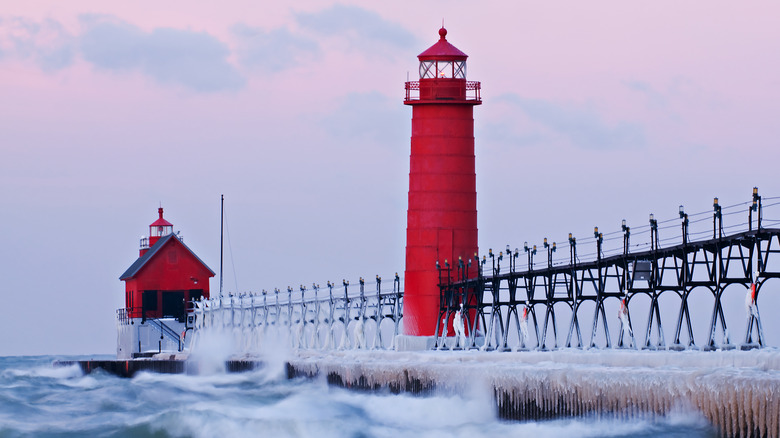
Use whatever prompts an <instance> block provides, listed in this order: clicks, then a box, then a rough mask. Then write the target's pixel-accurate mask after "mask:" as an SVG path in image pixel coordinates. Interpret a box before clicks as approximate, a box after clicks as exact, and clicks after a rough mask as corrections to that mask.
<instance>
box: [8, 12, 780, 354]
mask: <svg viewBox="0 0 780 438" xmlns="http://www.w3.org/2000/svg"><path fill="white" fill-rule="evenodd" d="M0 10H2V12H1V13H0V151H1V152H2V156H3V159H2V160H0V205H2V206H3V208H2V214H1V215H0V225H1V226H2V229H4V230H5V233H4V237H3V239H2V242H3V247H4V250H3V251H2V252H0V275H1V278H2V280H0V287H2V289H1V290H2V296H3V297H4V301H5V305H4V306H2V310H0V332H3V333H16V335H14V336H10V337H9V336H4V339H3V342H2V343H0V355H9V354H46V353H51V354H61V353H111V352H113V351H114V348H115V345H114V342H115V332H114V310H115V309H116V308H119V307H121V306H122V305H123V301H122V300H123V298H122V297H123V290H124V289H123V287H124V286H123V284H122V283H121V282H119V280H118V276H119V275H120V274H121V273H122V272H123V271H124V270H125V269H126V268H127V266H129V265H130V264H131V263H132V262H133V260H134V259H135V257H136V256H137V242H138V240H137V239H138V237H140V235H141V234H144V233H145V232H146V231H147V226H148V224H149V223H151V222H152V221H153V220H154V219H155V218H156V208H157V206H158V204H159V203H160V202H161V203H162V205H163V207H164V208H165V211H166V218H168V219H169V220H170V221H171V222H173V223H174V225H175V227H176V229H180V230H181V231H182V234H183V235H184V236H185V241H186V242H187V244H188V245H190V246H191V248H192V249H193V250H194V251H195V252H196V253H198V254H199V255H200V256H201V258H202V259H203V260H204V261H205V262H206V263H207V264H209V265H210V267H211V268H212V269H214V270H215V271H216V270H218V268H219V265H218V264H219V235H218V231H219V210H218V209H219V195H220V194H222V193H224V194H225V197H226V202H227V217H228V221H229V230H230V233H231V235H230V238H231V250H232V255H233V258H234V260H235V270H236V275H235V277H234V276H233V274H232V267H228V268H226V276H225V277H226V278H225V285H226V289H227V290H236V289H238V290H240V291H247V290H255V291H257V290H260V289H273V288H274V287H279V288H284V287H286V286H287V285H297V284H300V283H304V284H310V283H312V282H317V283H322V284H324V283H325V282H326V281H328V280H332V281H337V280H339V279H341V278H347V279H353V280H356V279H357V277H358V276H363V277H367V278H373V276H374V275H375V274H380V275H383V276H385V277H390V276H392V274H393V273H394V272H396V271H398V272H402V271H403V269H404V260H403V254H404V235H405V227H406V224H405V220H406V219H405V218H406V211H405V210H406V193H407V190H408V186H407V185H408V165H409V163H408V154H409V133H410V122H409V119H410V117H411V111H410V109H409V108H407V107H404V106H403V104H402V98H403V82H404V81H405V80H406V77H407V72H408V73H409V74H410V76H411V77H412V78H413V79H414V78H415V72H416V71H417V58H416V56H417V54H418V53H420V52H422V51H423V50H424V49H426V48H427V47H428V46H430V45H431V44H433V43H434V42H435V41H436V39H437V37H438V36H437V30H438V27H439V26H440V24H441V20H442V18H444V19H445V25H446V27H447V28H448V31H449V33H448V39H449V41H450V42H452V43H453V44H454V45H455V46H457V47H458V48H460V49H461V50H463V51H464V52H466V53H467V54H468V55H469V56H470V57H469V65H468V78H469V79H470V80H479V81H481V82H482V90H483V94H482V96H483V100H484V104H483V105H482V106H481V107H478V108H476V111H475V126H476V145H477V185H478V202H479V205H478V208H479V215H480V216H479V227H480V248H481V249H483V250H487V248H489V247H494V248H503V247H505V246H506V244H507V243H509V244H511V245H512V246H513V247H514V246H521V245H522V242H523V241H526V240H527V241H529V242H531V243H538V244H540V243H541V241H542V239H543V238H544V237H549V238H550V239H551V240H557V241H558V242H563V241H565V239H566V235H567V234H568V233H569V232H573V233H575V235H576V236H581V237H580V238H581V239H582V241H585V239H586V238H587V236H588V235H589V234H591V231H592V228H593V226H594V225H599V226H600V227H601V228H602V229H604V230H616V229H619V226H620V221H621V220H622V219H623V218H626V219H627V220H628V221H629V223H630V224H636V225H644V224H645V223H646V221H647V215H648V213H650V212H654V213H655V214H656V216H657V217H658V218H663V219H668V218H673V217H674V216H675V215H676V212H677V206H678V205H679V204H685V205H686V208H688V209H689V211H703V210H707V209H709V208H711V207H710V205H711V203H712V197H713V196H719V197H720V199H721V202H722V203H723V204H725V205H728V204H734V203H738V202H743V201H747V200H749V197H750V193H751V189H752V187H753V186H758V187H759V188H760V190H761V192H762V194H764V195H765V196H780V181H779V180H778V179H777V177H776V175H775V173H774V169H773V168H772V167H771V165H768V164H769V163H774V162H776V161H777V160H778V158H780V157H779V155H780V153H779V152H778V150H777V147H776V142H777V139H778V138H780V123H778V122H777V119H778V116H779V115H780V87H779V86H778V85H780V84H778V82H779V81H778V71H780V57H778V56H777V54H778V53H780V31H778V26H777V19H778V16H779V12H780V7H779V6H778V5H777V3H776V2H770V1H759V2H751V3H750V4H749V5H744V4H739V3H735V2H726V1H715V2H707V3H706V4H705V3H701V2H672V1H663V2H654V3H652V4H649V3H648V4H641V5H637V4H633V3H627V2H620V1H611V2H609V1H597V2H587V3H582V2H571V3H570V4H565V5H564V4H560V3H558V4H548V3H544V4H541V3H539V2H483V3H474V2H466V1H446V2H445V1H430V2H411V1H398V2H371V3H366V2H356V3H352V4H350V3H331V2H323V1H299V2H290V3H284V2H276V3H274V2H271V3H268V2H265V3H258V2H254V1H248V0H247V1H231V2H227V3H226V2H223V3H222V4H220V5H218V6H217V5H216V4H215V3H213V2H203V1H197V2H192V1H186V2H185V1H168V2H163V3H160V2H151V1H141V2H124V3H121V2H120V3H117V2H104V1H72V2H48V1H47V2H44V1H25V2H11V3H10V4H6V5H4V6H3V8H1V9H0ZM765 163H766V164H765ZM777 218H778V219H780V214H777ZM735 220H736V219H735ZM588 242H590V241H588ZM229 260H230V259H228V261H229ZM228 273H229V275H228ZM212 288H213V289H217V288H218V280H217V279H215V281H213V282H212ZM41 320H43V321H45V322H42V323H39V321H41ZM27 324H32V325H33V326H34V327H35V329H31V330H24V329H21V328H22V327H25V326H26V325H27ZM739 330H742V328H741V327H739ZM774 341H775V342H777V341H778V339H774Z"/></svg>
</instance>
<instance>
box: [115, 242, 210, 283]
mask: <svg viewBox="0 0 780 438" xmlns="http://www.w3.org/2000/svg"><path fill="white" fill-rule="evenodd" d="M171 240H174V241H176V242H178V243H179V244H180V245H181V246H183V247H184V248H185V249H186V250H187V251H189V253H190V254H192V256H193V257H195V259H196V260H197V261H198V262H200V264H201V265H203V267H204V268H206V269H207V270H208V271H209V272H210V273H211V277H213V276H214V275H216V274H214V271H212V270H211V268H209V267H208V266H206V264H205V263H203V260H201V259H200V257H198V256H197V255H195V253H194V252H192V250H191V249H190V248H189V247H188V246H187V245H185V244H184V242H182V241H181V239H179V238H178V237H177V236H176V235H175V234H168V235H167V236H164V237H161V238H160V240H158V241H157V243H155V244H154V246H152V247H151V248H149V251H147V252H146V254H144V255H142V256H141V257H138V259H137V260H136V261H135V262H133V264H132V265H130V267H129V268H127V270H126V271H125V273H124V274H122V275H121V276H120V277H119V279H120V280H122V281H126V280H130V279H131V278H133V277H135V276H136V275H137V274H138V272H139V271H140V270H141V268H143V267H144V266H146V264H147V263H148V262H149V260H151V259H152V257H154V256H155V255H156V254H157V253H158V252H160V250H161V249H162V247H163V246H165V244H166V243H168V241H171Z"/></svg>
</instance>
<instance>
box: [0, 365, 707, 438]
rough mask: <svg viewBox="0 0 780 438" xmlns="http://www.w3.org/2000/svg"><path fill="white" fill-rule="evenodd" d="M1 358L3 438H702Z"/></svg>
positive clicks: (249, 379)
mask: <svg viewBox="0 0 780 438" xmlns="http://www.w3.org/2000/svg"><path fill="white" fill-rule="evenodd" d="M90 358H93V359H110V357H105V356H104V357H100V356H93V357H52V356H42V357H0V438H4V437H86V436H90V437H92V436H94V437H220V438H227V437H258V436H262V437H339V438H344V437H392V438H398V437H405V436H414V437H417V436H420V437H468V438H477V437H496V436H502V437H514V436H517V437H531V438H543V437H657V436H668V437H685V438H695V437H710V436H715V435H714V433H713V430H712V429H711V428H710V427H709V426H708V425H707V423H706V421H705V420H704V419H703V417H701V416H700V415H698V414H696V413H688V414H676V415H674V416H669V417H662V418H657V419H655V420H636V421H628V422H625V421H604V420H602V421H598V420H596V419H589V418H583V419H571V420H556V421H547V422H525V423H517V422H506V421H501V420H499V419H497V417H496V414H495V412H494V410H493V408H492V405H491V403H490V400H489V399H488V398H487V396H480V395H473V394H472V395H469V396H426V397H416V396H409V395H392V394H385V393H361V392H352V391H348V390H345V389H341V388H335V387H331V386H328V385H326V384H325V383H324V382H323V381H321V380H306V379H297V380H287V379H286V378H285V374H284V372H283V368H282V367H281V366H275V367H274V368H273V369H264V370H258V371H255V372H251V373H242V374H225V373H221V372H214V373H211V374H207V375H197V376H191V375H160V374H148V373H140V374H138V375H136V376H135V377H134V378H132V379H122V378H119V377H115V376H111V375H108V374H105V373H102V372H97V373H93V374H91V375H87V376H84V375H82V373H81V372H80V371H79V369H78V368H77V367H75V366H74V367H63V368H54V367H53V366H52V362H53V361H54V360H57V359H75V360H78V359H90Z"/></svg>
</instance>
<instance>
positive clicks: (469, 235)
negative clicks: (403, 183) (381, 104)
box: [404, 27, 482, 336]
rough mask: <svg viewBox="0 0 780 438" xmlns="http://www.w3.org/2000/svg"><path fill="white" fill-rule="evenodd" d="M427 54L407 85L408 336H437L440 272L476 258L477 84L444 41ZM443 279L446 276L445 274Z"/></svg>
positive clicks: (461, 57) (461, 55)
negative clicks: (417, 74)
mask: <svg viewBox="0 0 780 438" xmlns="http://www.w3.org/2000/svg"><path fill="white" fill-rule="evenodd" d="M439 36H440V39H439V41H438V42H437V43H436V44H434V45H433V46H431V47H430V48H428V50H426V51H424V52H422V53H421V54H420V55H419V56H418V57H417V58H418V59H419V60H420V80H419V81H415V82H407V83H406V99H405V100H404V104H406V105H410V106H411V107H412V152H411V157H410V172H409V210H408V212H407V228H406V272H405V274H404V331H405V333H406V334H407V335H411V336H432V335H433V334H434V332H435V330H436V324H437V319H438V310H439V287H438V284H439V271H438V270H437V269H436V261H439V262H440V263H441V265H442V267H443V265H444V262H445V260H446V261H448V262H449V264H450V265H451V266H455V265H456V263H457V262H456V260H457V259H458V257H463V259H464V260H468V259H470V258H471V257H473V255H474V253H476V252H477V250H478V248H477V189H476V173H475V166H474V105H479V104H481V103H482V100H481V97H480V83H479V82H469V81H467V80H466V58H468V56H467V55H466V54H465V53H463V52H461V51H460V50H458V49H457V48H456V47H455V46H453V45H452V44H450V43H449V42H448V41H447V38H446V37H447V30H446V29H444V28H443V27H442V28H441V29H439ZM442 275H445V276H446V275H448V273H447V272H446V271H444V270H443V271H442Z"/></svg>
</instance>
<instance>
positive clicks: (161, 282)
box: [117, 207, 214, 357]
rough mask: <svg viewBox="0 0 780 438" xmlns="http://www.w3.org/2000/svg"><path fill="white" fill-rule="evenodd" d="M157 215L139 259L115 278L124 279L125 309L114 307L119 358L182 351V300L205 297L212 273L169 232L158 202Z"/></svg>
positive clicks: (207, 296) (171, 229)
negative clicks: (116, 313)
mask: <svg viewBox="0 0 780 438" xmlns="http://www.w3.org/2000/svg"><path fill="white" fill-rule="evenodd" d="M158 214H159V218H158V219H157V220H156V221H154V222H152V224H151V225H149V236H148V237H143V238H141V249H140V254H139V257H138V259H137V260H136V261H135V262H134V263H133V264H132V265H131V266H130V267H129V268H127V270H126V271H125V272H124V273H123V274H122V275H121V276H120V277H119V279H120V280H122V281H124V282H125V308H124V309H119V311H118V318H119V339H118V342H117V355H118V356H119V357H132V356H138V355H139V354H141V355H143V354H145V353H148V352H150V351H152V352H154V351H157V352H160V351H163V350H171V349H174V348H175V349H176V350H181V348H182V346H183V340H182V339H181V338H182V337H183V336H182V333H183V332H185V331H186V329H187V325H186V316H187V306H186V303H188V302H191V301H192V300H199V299H206V298H209V279H210V278H211V277H213V276H214V272H213V271H212V270H211V269H209V267H208V266H206V264H205V263H203V261H202V260H201V259H200V258H199V257H198V256H197V255H195V253H194V252H193V251H192V250H191V249H190V248H189V247H187V245H185V244H184V242H183V241H182V239H181V237H180V236H179V235H178V234H175V233H174V232H173V224H171V223H170V222H168V221H167V220H165V218H163V209H162V207H161V208H160V209H159V210H158ZM133 326H135V327H133ZM132 328H135V330H132ZM164 343H165V344H166V348H163V344H164Z"/></svg>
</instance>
